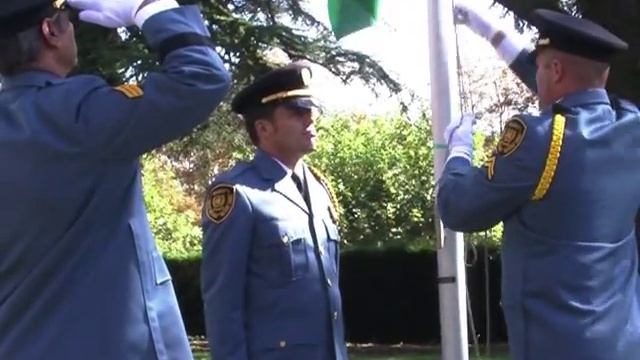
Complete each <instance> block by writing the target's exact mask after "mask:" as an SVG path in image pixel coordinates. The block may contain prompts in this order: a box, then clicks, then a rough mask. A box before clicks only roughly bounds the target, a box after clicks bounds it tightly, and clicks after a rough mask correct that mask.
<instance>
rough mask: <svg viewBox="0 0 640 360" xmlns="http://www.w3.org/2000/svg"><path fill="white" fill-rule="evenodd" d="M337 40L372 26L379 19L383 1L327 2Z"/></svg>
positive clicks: (351, 0) (336, 0) (332, 0)
mask: <svg viewBox="0 0 640 360" xmlns="http://www.w3.org/2000/svg"><path fill="white" fill-rule="evenodd" d="M327 1H328V5H329V19H330V21H331V29H332V30H333V33H334V34H335V36H336V39H338V40H339V39H341V38H343V37H345V36H347V35H349V34H351V33H354V32H356V31H358V30H361V29H364V28H366V27H368V26H371V25H372V24H373V23H375V21H376V20H377V19H378V9H379V4H380V2H381V0H327Z"/></svg>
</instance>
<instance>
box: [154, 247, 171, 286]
mask: <svg viewBox="0 0 640 360" xmlns="http://www.w3.org/2000/svg"><path fill="white" fill-rule="evenodd" d="M151 262H152V263H153V276H154V277H155V280H156V285H161V284H163V283H165V282H167V281H170V280H171V274H170V273H169V269H168V268H167V264H166V263H165V262H164V259H163V258H162V256H161V255H160V254H159V253H158V252H157V251H154V252H153V253H152V254H151Z"/></svg>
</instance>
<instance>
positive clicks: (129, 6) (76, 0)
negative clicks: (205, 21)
mask: <svg viewBox="0 0 640 360" xmlns="http://www.w3.org/2000/svg"><path fill="white" fill-rule="evenodd" d="M68 3H69V5H70V6H71V7H73V8H76V9H78V10H80V14H79V16H80V20H82V21H86V22H90V23H93V24H98V25H101V26H104V27H108V28H119V27H127V26H132V25H138V26H139V27H141V26H142V24H143V23H144V21H145V20H146V19H147V18H148V17H150V16H152V15H153V14H155V13H157V12H160V11H163V10H167V9H170V8H174V7H177V6H178V3H177V2H176V1H175V0H68ZM147 6H149V8H151V10H150V11H141V10H142V9H143V8H145V10H146V7H147Z"/></svg>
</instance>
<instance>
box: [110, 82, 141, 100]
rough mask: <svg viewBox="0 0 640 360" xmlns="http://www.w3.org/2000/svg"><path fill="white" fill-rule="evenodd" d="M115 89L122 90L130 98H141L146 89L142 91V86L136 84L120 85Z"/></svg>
mask: <svg viewBox="0 0 640 360" xmlns="http://www.w3.org/2000/svg"><path fill="white" fill-rule="evenodd" d="M115 90H117V91H120V92H121V93H123V94H124V95H125V96H126V97H128V98H130V99H135V98H139V97H141V96H142V95H144V91H142V88H141V87H140V86H138V85H135V84H124V85H120V86H117V87H115Z"/></svg>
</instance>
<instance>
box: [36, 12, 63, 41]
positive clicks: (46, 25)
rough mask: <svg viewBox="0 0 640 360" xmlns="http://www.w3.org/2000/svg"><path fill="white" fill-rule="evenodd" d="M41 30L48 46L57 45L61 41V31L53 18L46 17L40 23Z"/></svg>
mask: <svg viewBox="0 0 640 360" xmlns="http://www.w3.org/2000/svg"><path fill="white" fill-rule="evenodd" d="M40 32H41V34H42V39H43V40H44V43H45V45H46V46H53V47H57V46H58V44H59V43H60V35H61V31H60V28H59V27H58V26H56V24H55V23H54V20H53V19H51V18H46V19H44V20H43V21H42V23H40Z"/></svg>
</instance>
